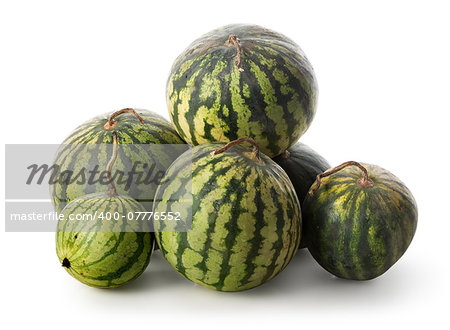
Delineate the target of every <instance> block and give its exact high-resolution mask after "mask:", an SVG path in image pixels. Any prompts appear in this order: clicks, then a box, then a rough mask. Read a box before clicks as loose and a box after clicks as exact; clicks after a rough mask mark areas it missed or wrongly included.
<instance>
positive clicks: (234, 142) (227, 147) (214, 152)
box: [211, 136, 261, 161]
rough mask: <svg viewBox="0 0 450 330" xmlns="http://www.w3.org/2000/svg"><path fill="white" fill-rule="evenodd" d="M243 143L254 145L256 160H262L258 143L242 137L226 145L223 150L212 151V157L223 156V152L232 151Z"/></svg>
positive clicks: (253, 151)
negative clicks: (235, 146)
mask: <svg viewBox="0 0 450 330" xmlns="http://www.w3.org/2000/svg"><path fill="white" fill-rule="evenodd" d="M242 142H248V143H250V144H251V145H253V150H252V153H253V155H254V157H255V159H257V160H258V161H259V160H261V158H260V157H259V145H258V143H257V142H256V141H255V140H253V139H251V138H249V137H246V136H244V137H241V138H239V139H237V140H233V141H230V142H228V143H227V144H226V145H224V146H223V147H222V148H220V149H217V150H215V151H212V152H211V155H212V156H215V155H218V154H221V153H222V152H225V151H227V150H228V149H230V148H231V147H232V146H234V145H236V144H240V143H242Z"/></svg>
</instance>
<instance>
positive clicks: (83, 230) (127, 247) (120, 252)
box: [56, 193, 153, 288]
mask: <svg viewBox="0 0 450 330" xmlns="http://www.w3.org/2000/svg"><path fill="white" fill-rule="evenodd" d="M137 212H145V209H144V208H143V206H142V205H141V204H140V203H139V202H137V201H135V200H134V199H132V198H130V197H127V196H121V195H117V194H112V195H109V194H107V193H96V194H90V195H87V196H83V197H80V198H77V199H75V200H73V201H72V202H70V203H69V204H68V205H67V206H66V207H65V208H64V210H63V211H62V215H63V216H64V219H65V220H60V221H59V222H58V228H57V233H56V253H57V255H58V259H59V261H60V263H61V265H62V266H63V267H64V268H65V269H66V271H67V272H68V273H69V274H70V275H72V276H73V277H75V278H76V279H77V280H79V281H80V282H82V283H84V284H87V285H89V286H93V287H97V288H113V287H117V286H121V285H123V284H126V283H128V282H130V281H131V280H133V279H135V278H137V277H138V276H139V275H140V274H141V273H142V272H143V271H144V270H145V268H146V267H147V265H148V263H149V261H150V256H151V253H152V247H153V238H152V237H153V236H152V235H151V234H150V233H149V232H145V231H147V230H148V228H147V227H146V226H145V225H144V224H145V222H143V221H136V217H137V214H138V213H137ZM69 216H72V217H73V220H70V218H69ZM77 217H84V218H77Z"/></svg>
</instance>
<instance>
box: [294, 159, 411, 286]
mask: <svg viewBox="0 0 450 330" xmlns="http://www.w3.org/2000/svg"><path fill="white" fill-rule="evenodd" d="M303 212H304V214H305V217H307V219H308V221H307V222H306V223H305V231H306V235H307V236H308V239H309V241H308V249H309V251H310V252H311V254H312V256H313V257H314V259H315V260H316V261H317V262H318V263H319V264H320V265H321V266H322V267H323V268H325V269H326V270H327V271H329V272H330V273H332V274H333V275H335V276H338V277H341V278H345V279H353V280H369V279H373V278H375V277H377V276H380V275H381V274H383V273H384V272H386V271H387V270H388V269H389V268H390V267H391V266H392V265H394V264H395V263H396V262H397V260H399V259H400V257H401V256H402V255H403V254H404V253H405V251H406V249H407V248H408V246H409V244H410V243H411V240H412V239H413V236H414V233H415V231H416V227H417V205H416V202H415V200H414V197H413V195H412V194H411V192H410V191H409V190H408V188H407V187H406V186H405V185H404V184H403V183H402V182H401V181H400V180H399V179H398V178H397V177H396V176H394V175H393V174H392V173H390V172H389V171H387V170H385V169H383V168H381V167H379V166H375V165H369V164H359V163H356V162H347V163H344V164H342V165H340V166H338V167H336V168H334V169H331V170H328V171H327V172H325V173H324V174H322V175H321V176H320V177H319V180H318V181H317V182H316V183H314V185H313V186H312V189H311V191H310V194H309V195H308V196H307V197H306V198H305V201H304V203H303Z"/></svg>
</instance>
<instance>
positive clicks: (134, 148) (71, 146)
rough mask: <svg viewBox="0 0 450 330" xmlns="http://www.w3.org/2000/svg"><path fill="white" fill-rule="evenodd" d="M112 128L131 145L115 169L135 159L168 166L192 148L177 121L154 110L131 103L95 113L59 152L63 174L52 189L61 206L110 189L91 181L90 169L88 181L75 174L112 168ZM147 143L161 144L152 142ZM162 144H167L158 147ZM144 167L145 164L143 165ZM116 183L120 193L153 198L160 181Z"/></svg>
mask: <svg viewBox="0 0 450 330" xmlns="http://www.w3.org/2000/svg"><path fill="white" fill-rule="evenodd" d="M112 131H115V132H116V133H117V140H118V143H119V144H120V145H125V146H128V147H126V148H125V147H122V148H119V151H118V158H117V160H116V164H115V169H116V170H117V171H123V172H124V173H129V171H130V170H131V168H132V166H133V164H141V165H142V164H147V165H148V168H150V167H151V166H152V165H155V168H154V170H153V171H154V173H157V172H158V170H160V171H165V170H166V169H167V168H168V167H169V166H170V164H171V163H172V162H173V161H174V160H175V159H176V158H177V157H178V156H179V155H180V154H181V153H182V152H183V151H185V150H186V148H183V147H182V146H181V144H184V141H183V140H182V139H181V138H180V137H179V136H178V134H177V133H176V132H175V130H174V129H173V128H172V125H171V124H170V123H169V122H167V121H166V120H165V119H164V118H162V117H160V116H159V115H157V114H155V113H153V112H150V111H147V110H136V111H135V110H133V109H129V108H127V109H123V110H119V111H117V112H115V113H113V114H112V115H110V114H104V115H101V116H98V117H95V118H93V119H91V120H89V121H87V122H85V123H84V124H82V125H81V126H79V127H78V128H77V129H75V130H74V131H73V132H72V133H71V134H70V135H69V136H68V137H67V138H66V139H65V140H64V142H63V143H62V144H61V146H60V147H59V149H58V151H57V153H56V156H55V161H54V164H56V165H58V166H59V167H58V169H57V170H55V172H54V175H55V177H56V178H59V179H58V180H55V181H56V182H54V183H52V184H51V185H50V192H51V196H52V201H53V205H54V207H55V209H56V211H57V212H61V211H62V209H63V208H64V207H65V206H66V205H67V203H69V202H70V201H72V200H74V199H75V198H78V197H81V196H84V195H86V194H90V193H95V192H104V191H106V190H107V189H108V188H107V187H105V184H101V183H100V182H99V183H95V184H92V183H89V182H88V180H87V178H88V175H86V177H85V178H84V179H85V180H84V182H81V179H80V180H75V178H77V175H78V174H79V173H82V172H83V171H84V170H85V169H88V168H89V169H93V168H94V167H97V168H98V169H99V171H103V170H104V169H105V168H106V164H107V163H108V161H109V159H110V157H111V153H112V150H111V149H110V148H108V147H110V146H111V144H112V142H113V137H112V135H111V132H112ZM147 145H155V146H154V147H153V148H149V147H148V146H147ZM157 145H164V146H161V147H159V148H157ZM170 145H172V146H170ZM176 145H178V146H176ZM180 147H181V148H180ZM138 169H139V170H142V167H139V168H138ZM68 171H70V172H71V173H73V175H72V176H73V177H67V176H64V175H63V174H64V173H67V172H68ZM84 172H87V171H84ZM80 178H81V177H80ZM132 179H133V178H132ZM116 185H117V191H118V193H120V194H124V195H129V196H130V197H132V198H134V199H136V200H138V201H140V202H147V201H151V200H152V199H153V196H154V194H155V190H156V187H157V184H147V183H145V182H143V183H139V182H137V180H134V179H133V180H132V184H131V186H128V187H127V186H126V185H125V184H118V183H116Z"/></svg>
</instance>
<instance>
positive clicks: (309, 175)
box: [273, 142, 331, 248]
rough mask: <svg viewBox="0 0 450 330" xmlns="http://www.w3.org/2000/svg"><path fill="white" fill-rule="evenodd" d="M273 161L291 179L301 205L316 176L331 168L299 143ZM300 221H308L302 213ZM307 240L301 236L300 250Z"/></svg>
mask: <svg viewBox="0 0 450 330" xmlns="http://www.w3.org/2000/svg"><path fill="white" fill-rule="evenodd" d="M273 160H274V161H275V162H276V163H277V164H278V165H280V166H281V167H282V168H283V170H284V171H285V172H286V173H287V175H288V176H289V179H291V181H292V184H293V185H294V188H295V192H296V193H297V197H298V199H299V201H300V204H301V205H303V200H304V199H305V197H306V195H307V194H308V191H309V189H310V187H311V185H312V184H313V183H314V181H315V180H316V176H317V174H319V173H322V172H324V171H325V170H327V169H329V168H330V167H331V166H330V164H329V163H328V162H327V161H326V159H325V158H323V157H322V156H320V155H319V154H318V153H317V152H315V151H314V150H313V149H311V148H310V147H308V146H307V145H306V144H303V143H301V142H297V143H296V144H294V145H293V146H292V147H290V148H289V149H288V150H287V151H285V152H283V153H282V154H281V155H279V156H277V157H275V158H274V159H273ZM302 210H303V207H302ZM302 221H303V224H305V223H306V222H307V221H308V218H307V217H306V216H305V214H303V212H302ZM307 240H308V238H307V237H306V235H303V236H302V241H301V242H300V248H304V247H306V245H307Z"/></svg>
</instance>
